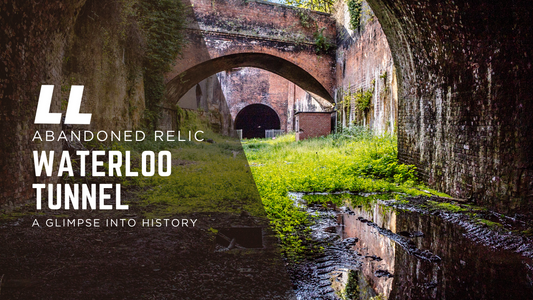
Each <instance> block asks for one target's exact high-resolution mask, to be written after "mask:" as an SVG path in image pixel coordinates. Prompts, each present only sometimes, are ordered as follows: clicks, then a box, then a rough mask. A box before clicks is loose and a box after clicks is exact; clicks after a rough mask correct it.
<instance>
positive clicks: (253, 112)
mask: <svg viewBox="0 0 533 300" xmlns="http://www.w3.org/2000/svg"><path fill="white" fill-rule="evenodd" d="M235 129H242V137H243V138H247V139H251V138H264V137H265V130H266V129H280V120H279V117H278V114H276V112H275V111H274V110H273V109H272V108H270V107H268V106H266V105H264V104H251V105H248V106H246V107H245V108H243V109H242V110H241V111H240V112H239V114H237V117H236V118H235Z"/></svg>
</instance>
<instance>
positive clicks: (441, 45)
mask: <svg viewBox="0 0 533 300" xmlns="http://www.w3.org/2000/svg"><path fill="white" fill-rule="evenodd" d="M368 2H369V4H370V6H371V7H372V9H373V11H374V13H375V14H376V16H377V17H378V19H379V22H380V23H381V26H382V28H383V31H384V32H385V34H386V36H387V40H388V42H389V45H390V47H391V52H392V55H393V59H394V63H395V66H396V68H397V72H398V84H399V87H398V97H399V105H398V107H399V112H398V147H399V158H400V160H401V161H402V162H405V163H411V164H415V165H416V166H417V167H418V170H419V172H420V174H421V175H422V178H423V179H424V180H425V181H426V182H428V183H429V184H430V185H431V186H432V187H434V188H437V189H439V190H442V191H445V192H448V193H450V194H452V195H453V196H457V197H464V198H469V197H472V198H473V199H475V200H476V202H477V203H479V204H484V205H487V206H489V207H491V208H493V209H497V210H499V211H502V212H506V211H515V212H522V213H526V212H532V211H533V209H532V208H533V155H532V153H533V135H532V134H531V132H533V131H532V129H533V118H531V111H533V99H532V98H533V85H532V84H531V82H532V80H533V74H532V73H533V71H532V69H531V63H532V57H533V50H532V49H533V48H532V47H531V43H530V41H531V40H532V36H533V26H531V24H532V22H533V18H532V16H531V11H533V2H531V1H513V2H509V1H490V2H488V1H459V2H458V1H451V0H450V1H448V0H445V1H423V2H421V1H414V0H413V1H412V0H400V1H390V0H369V1H368Z"/></svg>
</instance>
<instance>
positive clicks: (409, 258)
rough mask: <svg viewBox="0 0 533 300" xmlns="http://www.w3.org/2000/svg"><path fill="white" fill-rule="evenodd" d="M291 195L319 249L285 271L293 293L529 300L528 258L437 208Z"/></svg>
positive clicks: (532, 289)
mask: <svg viewBox="0 0 533 300" xmlns="http://www.w3.org/2000/svg"><path fill="white" fill-rule="evenodd" d="M365 196H366V197H365ZM291 197H293V199H294V200H295V202H296V203H298V205H300V206H301V207H302V209H305V210H306V211H307V212H308V213H309V215H310V216H315V217H314V218H315V225H313V227H312V228H311V229H312V234H311V237H312V240H313V243H315V245H317V246H318V247H323V249H324V250H323V251H322V252H321V253H320V254H318V255H317V256H315V257H313V258H310V259H308V260H305V261H303V262H301V263H300V264H298V265H296V266H294V267H293V269H291V276H292V280H293V284H294V288H295V291H296V294H297V298H298V299H533V271H532V270H533V268H532V266H533V264H532V262H531V259H529V258H527V257H524V256H523V255H520V254H518V253H516V251H511V250H502V249H497V247H490V246H488V245H484V244H483V243H481V242H479V241H474V240H473V239H472V234H471V233H468V234H467V232H466V230H465V228H464V226H460V225H459V224H456V223H455V222H453V221H447V220H445V219H444V218H442V217H441V216H440V215H439V214H432V213H424V212H420V211H416V210H407V209H399V208H396V207H393V206H391V205H390V204H389V203H393V202H394V201H391V202H389V201H383V200H384V199H386V198H387V197H388V198H394V196H393V195H390V194H389V195H385V196H379V195H377V196H376V195H363V196H362V195H352V194H337V195H328V194H303V193H292V194H291ZM339 197H341V198H342V201H341V203H342V205H339V207H337V206H336V205H334V203H340V202H339V199H338V198H339ZM335 198H336V199H335ZM379 198H382V199H379ZM320 203H327V205H323V204H320ZM527 241H528V240H527ZM527 241H526V242H527ZM526 246H527V245H526ZM526 246H522V247H526ZM529 246H531V245H529Z"/></svg>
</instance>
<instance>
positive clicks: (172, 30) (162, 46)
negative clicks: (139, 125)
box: [139, 0, 185, 124]
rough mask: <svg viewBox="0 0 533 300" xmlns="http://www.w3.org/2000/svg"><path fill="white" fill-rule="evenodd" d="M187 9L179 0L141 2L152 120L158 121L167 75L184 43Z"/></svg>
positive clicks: (148, 106) (146, 87) (149, 117)
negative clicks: (165, 74)
mask: <svg viewBox="0 0 533 300" xmlns="http://www.w3.org/2000/svg"><path fill="white" fill-rule="evenodd" d="M184 11H185V7H184V5H183V4H182V2H181V1H179V0H159V1H150V0H140V1H139V16H140V24H141V27H142V29H143V34H144V36H145V39H146V53H145V56H144V62H143V65H144V71H143V76H144V91H145V101H146V116H145V117H146V119H147V121H148V123H152V124H155V123H156V122H157V119H158V116H159V105H160V103H161V102H162V100H163V98H164V96H165V83H164V77H163V74H164V73H165V72H167V71H169V70H170V67H171V66H172V64H173V63H174V61H175V59H176V58H177V56H178V55H179V54H180V53H181V51H182V48H183V45H184V39H183V34H182V29H183V27H184V19H185V17H184Z"/></svg>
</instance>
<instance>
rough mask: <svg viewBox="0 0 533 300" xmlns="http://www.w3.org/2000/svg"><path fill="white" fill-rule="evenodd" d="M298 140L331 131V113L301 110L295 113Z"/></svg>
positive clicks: (326, 133)
mask: <svg viewBox="0 0 533 300" xmlns="http://www.w3.org/2000/svg"><path fill="white" fill-rule="evenodd" d="M295 123H296V125H295V126H296V128H295V130H296V141H300V140H305V139H308V138H313V137H319V136H325V135H328V134H330V133H331V113H329V112H301V113H296V115H295Z"/></svg>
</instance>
